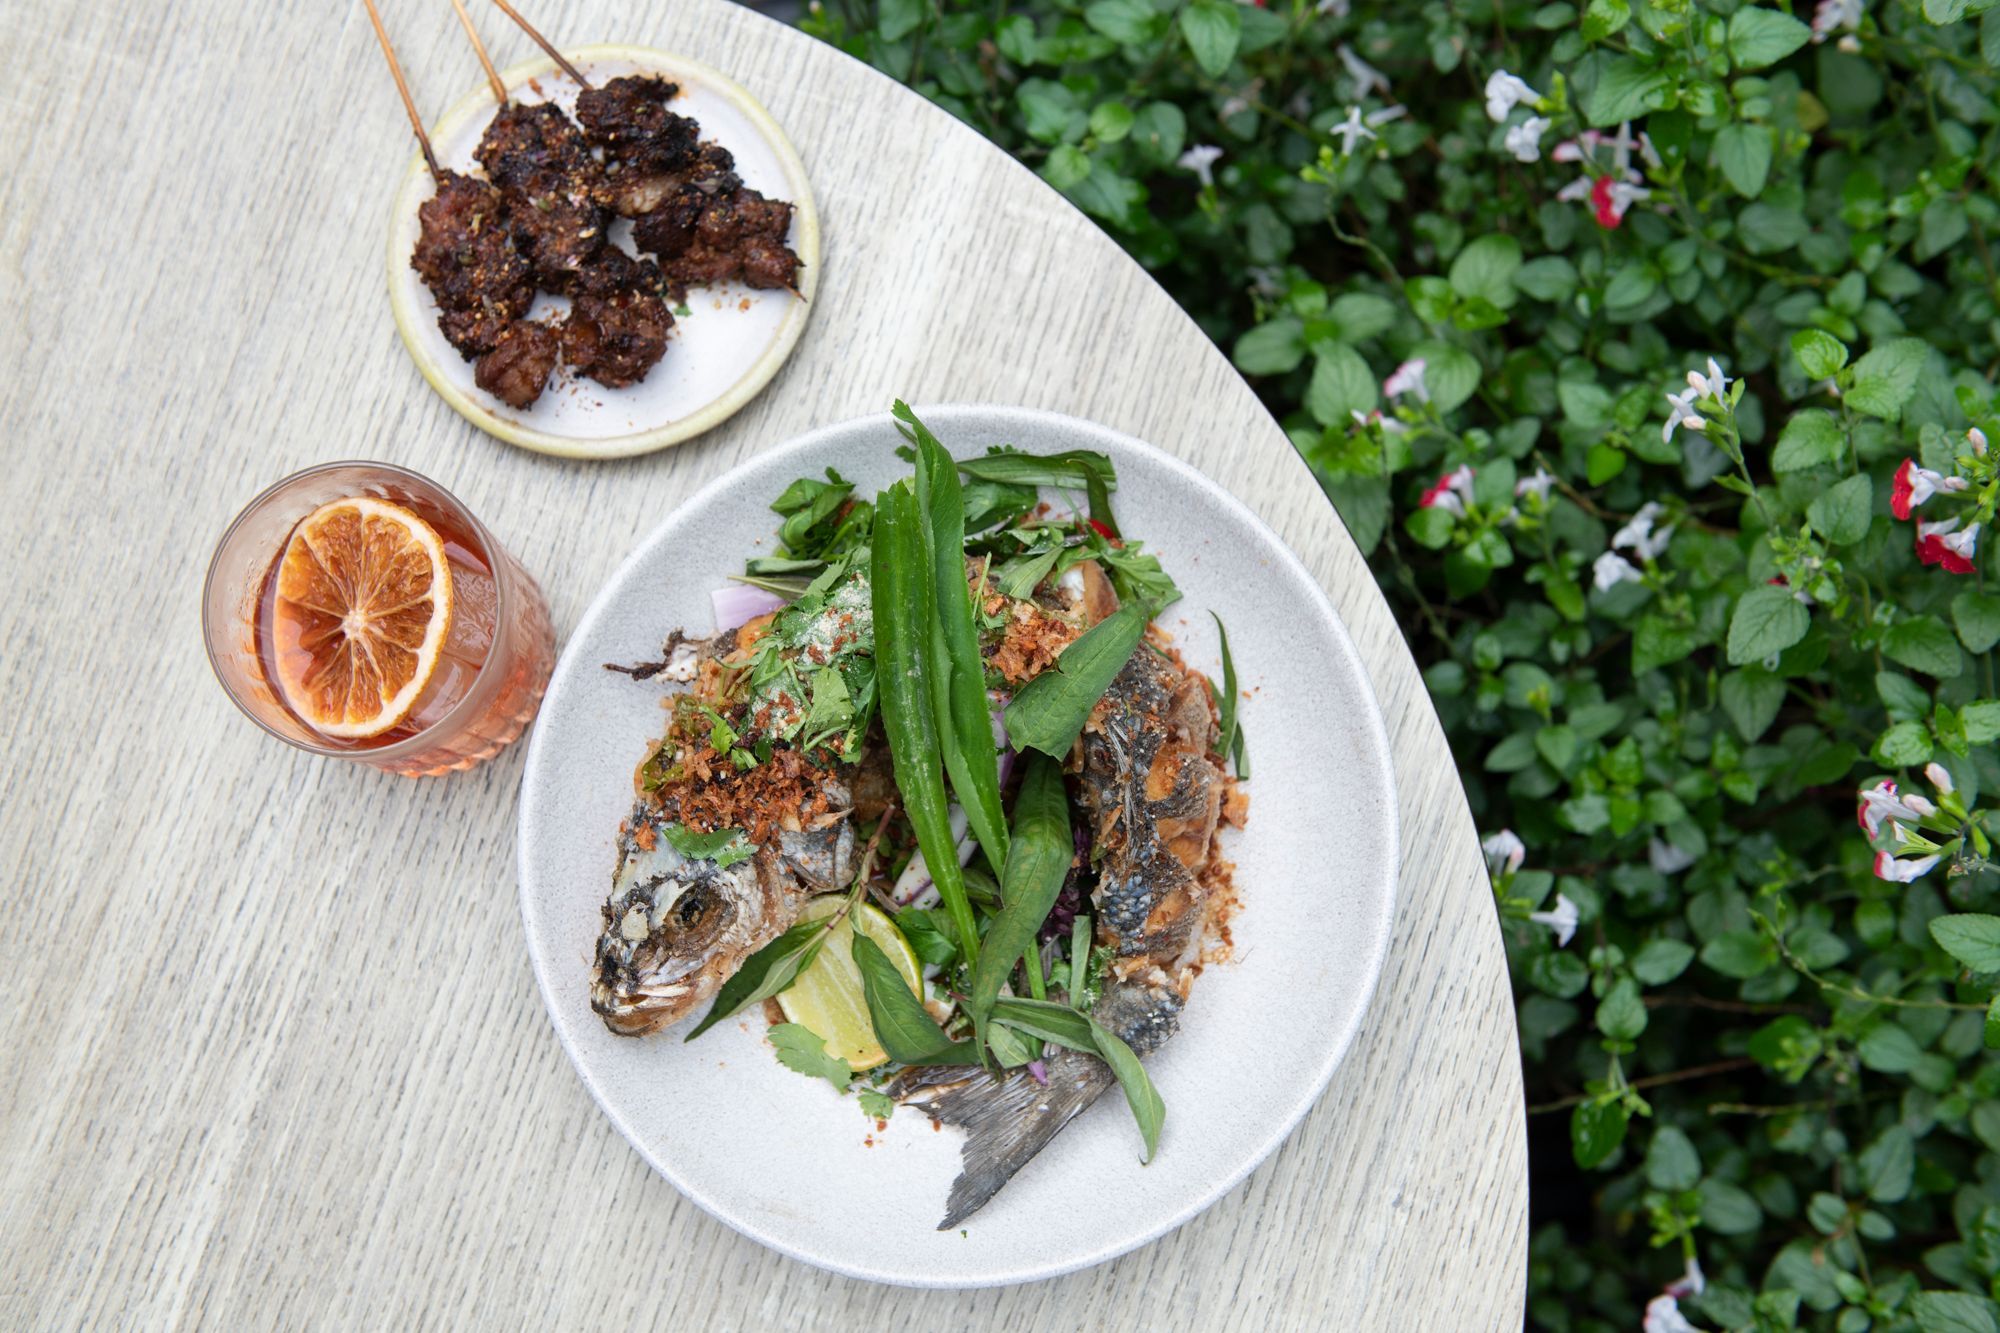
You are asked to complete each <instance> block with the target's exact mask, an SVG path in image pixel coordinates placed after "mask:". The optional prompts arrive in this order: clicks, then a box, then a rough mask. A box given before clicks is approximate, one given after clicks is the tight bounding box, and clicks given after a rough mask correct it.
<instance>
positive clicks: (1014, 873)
mask: <svg viewBox="0 0 2000 1333" xmlns="http://www.w3.org/2000/svg"><path fill="white" fill-rule="evenodd" d="M1024 768H1025V771H1024V772H1023V774H1022V777H1021V789H1020V791H1019V792H1018V793H1017V794H1016V795H1015V797H1014V831H1013V838H1012V840H1011V842H1010V843H1009V846H1010V849H1011V850H1010V851H1009V853H1008V856H1007V868H1006V871H1005V873H1004V874H1002V875H1001V877H1000V911H999V913H998V914H997V915H995V916H994V917H993V919H992V921H991V922H990V923H989V925H988V926H987V929H986V938H985V940H984V941H983V942H982V943H981V944H980V946H979V965H978V967H976V968H974V969H973V974H972V995H971V998H970V1000H969V1001H968V1003H967V1006H966V1008H967V1011H968V1012H969V1013H970V1014H971V1015H972V1018H973V1022H974V1023H975V1024H976V1025H979V1026H982V1027H983V1026H984V1024H985V1022H986V1020H987V1016H988V1015H989V1014H990V1013H991V1012H992V1009H993V1001H994V998H995V997H996V996H998V995H999V994H1000V987H1001V986H1002V985H1003V984H1005V982H1006V980H1007V978H1008V976H1009V975H1011V974H1012V973H1013V971H1014V965H1015V964H1016V963H1018V962H1020V961H1021V958H1022V956H1023V955H1024V954H1026V953H1027V952H1029V951H1030V950H1031V949H1033V948H1034V946H1035V937H1036V935H1037V934H1038V933H1039V932H1040V931H1041V928H1042V922H1043V921H1045V920H1047V919H1048V915H1049V909H1050V908H1051V907H1053V906H1055V901H1056V897H1057V895H1058V894H1060V893H1061V892H1062V886H1063V878H1064V876H1066V875H1067V874H1068V873H1069V865H1070V862H1071V860H1073V859H1074V858H1075V855H1076V847H1075V844H1074V843H1072V842H1071V841H1070V829H1069V798H1068V797H1067V796H1066V795H1065V794H1064V792H1063V776H1062V763H1061V761H1060V760H1056V759H1051V758H1049V757H1048V756H1046V755H1040V754H1032V753H1031V754H1029V755H1028V756H1027V763H1026V764H1025V766H1024ZM1035 965H1036V966H1039V965H1040V964H1039V960H1038V961H1037V963H1036V964H1035ZM885 1049H886V1048H885Z"/></svg>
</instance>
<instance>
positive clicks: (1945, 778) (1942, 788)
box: [1924, 762, 1956, 796]
mask: <svg viewBox="0 0 2000 1333" xmlns="http://www.w3.org/2000/svg"><path fill="white" fill-rule="evenodd" d="M1924 776H1925V777H1927V778H1929V779H1930V783H1931V786H1933V787H1935V788H1937V793H1938V795H1940V796H1949V795H1951V794H1952V792H1953V791H1955V790H1956V788H1955V787H1953V786H1952V781H1951V771H1950V770H1949V769H1947V768H1946V767H1945V766H1944V765H1943V764H1940V763H1936V762H1932V763H1928V764H1925V765H1924Z"/></svg>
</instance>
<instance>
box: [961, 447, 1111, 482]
mask: <svg viewBox="0 0 2000 1333" xmlns="http://www.w3.org/2000/svg"><path fill="white" fill-rule="evenodd" d="M958 470H959V471H960V472H963V473H964V474H965V475H966V476H968V477H972V478H974V479H975V480H978V481H997V482H1003V483H1005V484H1007V485H1010V486H1067V487H1070V488H1072V489H1076V490H1087V489H1089V487H1090V483H1091V481H1092V480H1093V479H1095V480H1096V481H1098V482H1099V483H1100V484H1101V485H1102V486H1103V487H1104V488H1105V489H1106V490H1116V489H1117V487H1118V470H1117V469H1116V468H1115V467H1113V466H1112V465H1111V459H1110V458H1109V457H1108V456H1106V455H1104V454H1100V453H1096V452H1094V451H1092V450H1089V449H1067V450H1064V451H1063V452H1062V453H1059V454H1023V453H1013V452H1006V453H994V454H986V455H983V456H982V457H979V458H968V459H965V460H963V461H961V462H960V463H959V465H958Z"/></svg>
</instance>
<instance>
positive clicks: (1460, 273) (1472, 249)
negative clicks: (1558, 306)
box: [1451, 235, 1521, 310]
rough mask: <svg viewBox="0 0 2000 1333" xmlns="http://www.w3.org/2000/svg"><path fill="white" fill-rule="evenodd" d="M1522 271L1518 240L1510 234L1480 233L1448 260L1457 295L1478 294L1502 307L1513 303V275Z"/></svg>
mask: <svg viewBox="0 0 2000 1333" xmlns="http://www.w3.org/2000/svg"><path fill="white" fill-rule="evenodd" d="M1520 270H1521V243H1520V242H1519V241H1517V240H1515V239H1514V238H1513V237H1512V236H1505V235H1494V236H1481V237H1480V238H1479V239H1478V240H1476V241H1473V242H1472V243H1471V244H1470V245H1468V246H1466V247H1465V248H1464V249H1463V250H1460V251H1459V252H1458V258H1456V259H1454V260H1452V262H1451V287H1452V290H1453V291H1455V292H1457V293H1458V294H1459V295H1460V296H1463V297H1467V298H1471V297H1480V298H1483V299H1485V300H1487V301H1491V302H1492V303H1493V304H1494V305H1496V306H1499V307H1500V308H1501V309H1503V310H1504V309H1506V308H1507V307H1508V306H1510V305H1512V304H1513V303H1514V275H1515V274H1516V273H1518V272H1520Z"/></svg>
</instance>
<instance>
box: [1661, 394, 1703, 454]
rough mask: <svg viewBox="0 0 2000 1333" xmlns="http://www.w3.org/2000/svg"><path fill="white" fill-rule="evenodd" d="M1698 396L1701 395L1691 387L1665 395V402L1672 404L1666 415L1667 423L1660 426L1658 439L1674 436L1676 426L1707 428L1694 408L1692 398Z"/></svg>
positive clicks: (1664, 440)
mask: <svg viewBox="0 0 2000 1333" xmlns="http://www.w3.org/2000/svg"><path fill="white" fill-rule="evenodd" d="M1699 397H1701V395H1700V394H1699V393H1697V392H1696V391H1695V390H1693V389H1684V390H1682V391H1681V392H1680V393H1670V394H1668V395H1667V402H1669V403H1671V404H1672V405H1673V406H1672V410H1671V411H1670V412H1669V413H1668V415H1667V424H1666V425H1665V426H1663V427H1661V428H1660V439H1661V441H1662V442H1663V443H1664V442H1666V441H1669V440H1672V439H1673V438H1674V427H1676V426H1686V427H1687V428H1688V429H1689V430H1707V429H1708V423H1707V422H1706V421H1703V420H1702V419H1701V414H1700V413H1698V412H1696V411H1695V410H1694V400H1695V399H1697V398H1699Z"/></svg>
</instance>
